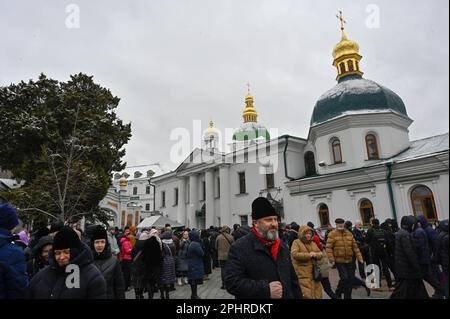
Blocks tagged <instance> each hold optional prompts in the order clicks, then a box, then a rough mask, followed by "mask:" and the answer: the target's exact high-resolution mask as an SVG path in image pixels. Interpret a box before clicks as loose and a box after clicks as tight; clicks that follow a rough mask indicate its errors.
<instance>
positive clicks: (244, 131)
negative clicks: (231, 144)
mask: <svg viewBox="0 0 450 319" xmlns="http://www.w3.org/2000/svg"><path fill="white" fill-rule="evenodd" d="M260 137H263V138H264V139H266V140H267V141H268V140H270V134H269V131H267V129H266V128H265V127H264V126H263V125H261V124H258V123H255V122H247V123H244V124H242V125H241V127H240V128H239V129H237V130H236V131H235V132H234V134H233V140H234V141H245V140H248V141H251V140H255V139H258V138H260Z"/></svg>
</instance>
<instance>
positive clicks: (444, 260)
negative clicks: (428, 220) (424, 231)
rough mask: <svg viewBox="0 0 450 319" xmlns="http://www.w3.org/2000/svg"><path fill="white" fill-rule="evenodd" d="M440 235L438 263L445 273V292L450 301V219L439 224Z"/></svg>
mask: <svg viewBox="0 0 450 319" xmlns="http://www.w3.org/2000/svg"><path fill="white" fill-rule="evenodd" d="M438 230H439V234H438V241H437V250H436V254H437V262H438V263H439V264H440V265H441V267H442V272H443V273H444V292H445V298H446V299H448V243H449V239H448V219H446V220H443V221H441V222H440V223H439V228H438Z"/></svg>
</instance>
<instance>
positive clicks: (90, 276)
mask: <svg viewBox="0 0 450 319" xmlns="http://www.w3.org/2000/svg"><path fill="white" fill-rule="evenodd" d="M49 261H50V265H49V266H47V267H45V268H44V269H43V270H41V271H40V272H38V273H37V274H36V275H35V276H34V277H33V279H32V280H31V283H30V287H29V288H28V294H27V297H28V298H30V299H106V281H105V279H104V278H103V275H102V273H101V272H100V270H98V268H97V267H96V266H95V265H94V262H93V257H92V253H91V250H90V248H89V247H88V246H87V245H85V244H82V246H81V248H80V251H79V252H77V253H76V254H75V255H74V256H71V260H70V263H71V264H75V265H78V266H79V267H80V281H79V282H80V287H79V288H68V287H67V286H66V279H67V277H68V276H69V275H71V276H73V274H74V273H66V272H65V269H66V267H59V265H58V264H57V263H56V260H55V258H54V256H53V253H50V255H49ZM70 281H71V280H70V279H69V282H70Z"/></svg>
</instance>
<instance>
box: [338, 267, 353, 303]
mask: <svg viewBox="0 0 450 319" xmlns="http://www.w3.org/2000/svg"><path fill="white" fill-rule="evenodd" d="M336 268H337V271H338V272H339V283H338V286H337V289H336V295H337V297H338V298H341V295H342V294H344V299H352V289H353V278H354V277H355V267H354V266H353V264H352V263H349V264H336Z"/></svg>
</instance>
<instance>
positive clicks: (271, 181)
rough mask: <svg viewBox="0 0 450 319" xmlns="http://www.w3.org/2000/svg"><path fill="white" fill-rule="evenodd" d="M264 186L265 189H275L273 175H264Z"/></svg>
mask: <svg viewBox="0 0 450 319" xmlns="http://www.w3.org/2000/svg"><path fill="white" fill-rule="evenodd" d="M266 186H267V189H270V188H274V187H275V177H274V175H273V174H266Z"/></svg>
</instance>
